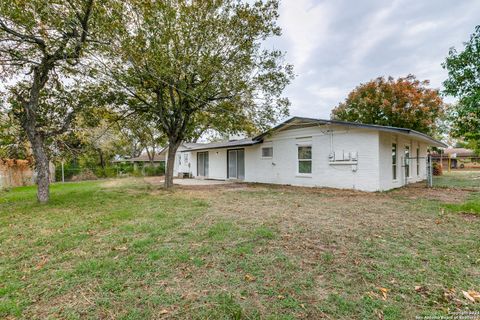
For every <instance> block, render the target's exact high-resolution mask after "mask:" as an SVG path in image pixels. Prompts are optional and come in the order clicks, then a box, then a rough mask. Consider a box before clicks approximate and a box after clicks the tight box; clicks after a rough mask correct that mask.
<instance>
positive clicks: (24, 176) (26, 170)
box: [0, 159, 55, 189]
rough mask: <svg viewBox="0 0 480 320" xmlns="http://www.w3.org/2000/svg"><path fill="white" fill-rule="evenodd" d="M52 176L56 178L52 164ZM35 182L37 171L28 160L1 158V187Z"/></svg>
mask: <svg viewBox="0 0 480 320" xmlns="http://www.w3.org/2000/svg"><path fill="white" fill-rule="evenodd" d="M50 177H51V179H55V167H54V166H53V165H52V164H50ZM34 183H35V173H34V171H33V169H32V165H31V163H30V162H29V161H27V160H15V159H0V189H5V188H12V187H19V186H28V185H32V184H34Z"/></svg>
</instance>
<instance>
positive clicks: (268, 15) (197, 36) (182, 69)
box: [99, 0, 292, 187]
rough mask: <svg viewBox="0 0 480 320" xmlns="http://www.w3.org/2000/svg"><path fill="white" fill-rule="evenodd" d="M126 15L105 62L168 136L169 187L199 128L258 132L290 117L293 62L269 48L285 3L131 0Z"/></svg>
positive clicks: (139, 109) (139, 107)
mask: <svg viewBox="0 0 480 320" xmlns="http://www.w3.org/2000/svg"><path fill="white" fill-rule="evenodd" d="M122 12H123V14H122V17H123V20H122V23H121V24H122V25H123V26H125V28H124V29H123V33H120V34H118V35H117V36H116V37H114V40H113V45H110V46H109V47H108V49H110V50H111V51H110V54H109V56H110V60H108V61H107V62H105V59H102V58H99V63H100V64H102V65H103V66H104V67H105V69H106V70H107V71H108V73H109V74H110V75H111V77H112V78H113V79H114V81H115V83H116V84H117V86H118V89H119V90H121V91H123V92H125V93H127V94H128V95H129V96H130V99H129V100H128V101H127V105H128V106H129V108H131V109H133V110H135V111H137V112H142V113H146V114H149V115H151V117H152V119H153V120H154V121H155V123H157V124H158V127H159V129H160V130H161V132H162V133H163V134H164V135H165V136H166V137H167V139H168V144H169V151H168V160H167V172H166V179H165V186H166V187H169V186H171V185H172V175H173V165H174V160H175V159H174V156H175V152H176V150H177V148H178V146H179V145H180V143H181V142H182V141H188V140H195V138H196V136H197V135H198V130H199V129H198V128H210V129H215V130H218V131H220V132H225V131H231V132H235V131H250V132H252V131H255V130H258V129H259V128H265V127H267V126H269V125H271V124H272V123H274V122H275V121H276V120H277V119H278V118H279V117H283V116H285V115H287V114H288V105H289V101H288V99H286V98H284V97H282V96H281V95H282V91H283V89H284V88H285V86H286V85H287V84H288V83H289V82H290V80H291V78H292V67H291V66H290V65H288V64H285V63H284V62H283V54H282V52H280V51H277V50H268V49H266V48H264V47H262V42H263V41H264V40H265V39H267V38H268V37H271V36H278V35H279V34H280V28H279V27H278V26H277V24H276V20H277V18H278V1H276V0H269V1H266V2H263V1H256V2H254V3H244V2H240V1H235V0H221V1H155V0H142V1H140V0H131V1H128V2H124V5H123V8H122ZM112 57H113V59H112ZM117 57H118V58H117Z"/></svg>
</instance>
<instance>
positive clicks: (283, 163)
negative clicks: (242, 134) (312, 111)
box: [177, 117, 446, 191]
mask: <svg viewBox="0 0 480 320" xmlns="http://www.w3.org/2000/svg"><path fill="white" fill-rule="evenodd" d="M429 146H437V147H446V145H445V144H443V143H442V142H439V141H436V140H434V139H433V138H431V137H429V136H428V135H425V134H423V133H420V132H417V131H414V130H410V129H403V128H394V127H385V126H378V125H365V124H358V123H351V122H344V121H334V120H320V119H311V118H300V117H294V118H291V119H289V120H287V121H285V122H283V123H282V124H280V125H278V126H276V127H275V128H273V129H271V130H269V131H267V132H265V133H262V134H260V135H258V136H256V137H254V138H249V139H241V140H231V141H226V142H214V143H208V144H190V145H184V146H182V148H181V150H179V152H178V154H177V160H178V168H177V173H180V172H184V173H188V174H189V175H191V176H193V177H195V178H206V179H220V180H227V179H231V180H240V181H245V182H260V183H274V184H286V185H296V186H312V187H313V186H318V187H332V188H347V189H357V190H364V191H378V190H389V189H392V188H397V187H400V186H403V185H405V184H407V183H411V182H417V181H421V180H424V179H425V178H426V157H427V149H428V147H429Z"/></svg>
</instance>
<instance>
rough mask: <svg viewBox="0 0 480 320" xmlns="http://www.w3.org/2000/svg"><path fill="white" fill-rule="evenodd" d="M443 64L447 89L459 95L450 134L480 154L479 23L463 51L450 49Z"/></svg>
mask: <svg viewBox="0 0 480 320" xmlns="http://www.w3.org/2000/svg"><path fill="white" fill-rule="evenodd" d="M443 67H444V68H445V69H446V70H447V71H448V79H447V80H445V82H444V83H443V85H444V87H445V89H444V93H445V94H447V95H452V96H454V97H456V98H458V99H459V100H458V102H457V103H456V104H455V105H454V107H453V109H452V112H451V120H452V130H451V134H452V136H454V137H456V138H462V139H464V140H465V141H466V142H467V143H468V146H469V147H470V148H472V149H474V150H475V151H476V152H477V153H478V154H480V25H479V26H477V27H476V28H475V32H474V33H473V34H472V35H471V37H470V40H469V41H468V42H466V43H465V48H464V50H463V51H462V52H457V50H455V48H452V49H450V52H449V55H448V57H447V59H446V61H445V63H444V64H443Z"/></svg>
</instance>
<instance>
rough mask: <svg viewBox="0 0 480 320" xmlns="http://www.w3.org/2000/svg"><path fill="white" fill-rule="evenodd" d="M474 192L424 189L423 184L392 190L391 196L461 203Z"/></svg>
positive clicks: (456, 189) (467, 190) (469, 190)
mask: <svg viewBox="0 0 480 320" xmlns="http://www.w3.org/2000/svg"><path fill="white" fill-rule="evenodd" d="M472 191H474V190H471V189H468V188H465V189H458V188H454V189H453V188H452V189H450V188H426V187H425V184H424V183H415V184H411V185H408V186H407V187H403V188H399V189H396V190H392V191H391V192H390V193H391V194H392V195H399V196H403V197H406V198H408V199H426V200H438V201H442V202H447V203H461V202H463V201H465V200H466V198H467V197H468V196H469V195H470V194H471V192H472Z"/></svg>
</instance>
